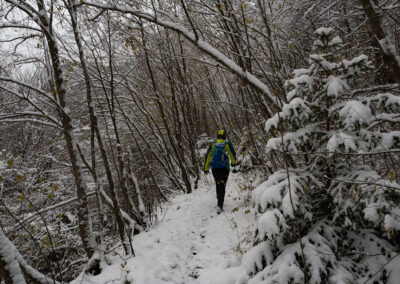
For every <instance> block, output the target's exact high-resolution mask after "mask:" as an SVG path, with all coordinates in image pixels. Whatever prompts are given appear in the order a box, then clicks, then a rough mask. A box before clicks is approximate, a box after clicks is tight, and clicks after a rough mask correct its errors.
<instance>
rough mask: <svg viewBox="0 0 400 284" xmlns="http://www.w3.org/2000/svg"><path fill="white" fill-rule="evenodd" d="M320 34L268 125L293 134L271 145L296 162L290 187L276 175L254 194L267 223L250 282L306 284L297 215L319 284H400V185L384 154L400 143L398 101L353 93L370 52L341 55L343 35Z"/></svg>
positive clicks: (247, 263) (250, 265)
mask: <svg viewBox="0 0 400 284" xmlns="http://www.w3.org/2000/svg"><path fill="white" fill-rule="evenodd" d="M315 36H316V38H317V39H316V41H315V42H314V49H313V50H314V52H315V53H314V54H311V55H310V57H309V64H310V65H309V67H308V68H303V69H297V70H295V71H294V78H293V79H290V80H288V81H287V82H286V87H287V90H288V92H287V100H288V103H287V104H285V105H284V106H283V108H282V111H281V112H280V113H279V115H278V114H276V115H275V116H274V117H272V118H271V119H269V120H267V122H266V130H267V131H270V132H271V133H279V132H278V131H276V130H278V128H279V127H281V128H282V129H284V130H285V131H286V132H284V133H283V139H282V137H280V136H279V137H275V138H272V139H270V140H269V141H268V143H267V147H266V148H267V152H269V153H273V152H275V153H276V152H278V153H281V152H282V149H284V151H285V152H286V153H288V154H289V155H292V157H296V159H295V160H296V163H297V167H296V168H291V169H290V187H289V182H288V176H287V174H286V172H285V171H277V172H275V173H274V174H273V175H272V176H270V177H269V179H268V180H267V181H266V182H264V183H263V184H261V185H260V186H259V187H258V188H257V189H255V191H254V192H253V199H254V202H255V205H256V207H257V209H258V212H259V221H258V227H257V230H256V233H255V239H254V245H255V246H254V248H253V249H252V250H251V251H250V252H249V253H248V254H247V256H246V257H245V258H244V262H243V267H244V268H245V269H246V271H247V273H248V275H249V276H250V280H249V282H248V283H304V273H303V262H302V258H301V249H300V245H299V240H298V236H297V232H296V227H295V223H294V214H295V216H296V217H297V219H298V223H299V227H300V228H299V231H300V233H301V235H302V242H303V245H304V255H305V260H306V265H307V270H308V271H307V273H308V276H309V282H310V283H328V282H329V283H355V282H357V283H358V282H360V281H361V283H363V282H364V281H365V280H367V279H370V278H373V279H374V280H377V281H383V282H379V283H395V282H396V279H399V277H400V276H399V271H398V269H396V266H397V267H398V263H399V262H398V260H397V261H396V260H395V259H394V260H392V261H391V259H392V258H393V257H394V256H395V255H396V253H395V248H396V247H398V246H399V238H398V234H399V229H400V218H399V216H400V215H399V213H400V212H399V210H400V209H399V207H398V203H399V200H400V196H399V189H400V185H399V184H398V183H397V182H396V180H395V178H394V177H395V175H396V173H395V172H394V171H395V170H394V169H393V170H392V171H390V172H389V176H387V173H385V172H382V171H381V170H380V168H379V166H380V165H381V164H383V163H384V160H383V158H384V153H389V152H391V151H392V152H393V151H394V150H398V149H399V147H400V145H399V141H400V139H399V131H393V130H392V129H393V127H390V125H391V122H394V120H393V117H394V114H395V113H398V112H399V110H400V108H399V106H400V104H399V98H398V97H396V96H393V95H391V94H370V95H365V94H364V95H363V96H361V95H357V93H355V92H352V91H351V88H352V87H353V85H356V84H357V83H358V82H359V78H360V76H361V75H363V74H365V73H366V72H368V71H369V70H371V69H372V64H371V63H370V61H369V60H368V57H367V56H366V55H360V56H358V57H355V58H353V59H351V60H345V59H341V58H340V54H341V49H342V47H343V46H344V45H343V41H342V39H341V38H340V37H338V36H334V31H333V29H331V28H319V29H318V30H317V31H316V32H315ZM282 141H283V145H282ZM289 191H291V194H292V198H293V205H294V208H295V213H294V212H293V210H292V207H291V204H290V199H289ZM371 254H373V255H374V258H375V259H374V261H373V262H372V261H371V262H370V261H369V259H370V258H371V256H370V255H371ZM372 263H373V264H372ZM386 263H387V265H386V266H385V267H384V269H383V270H382V271H384V272H382V271H381V272H380V273H379V269H380V268H381V267H382V266H383V265H385V264H386ZM375 273H376V274H375Z"/></svg>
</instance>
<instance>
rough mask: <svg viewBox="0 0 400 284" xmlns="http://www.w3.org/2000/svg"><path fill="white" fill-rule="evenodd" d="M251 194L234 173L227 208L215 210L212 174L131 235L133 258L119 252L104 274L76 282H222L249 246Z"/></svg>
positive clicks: (153, 283)
mask: <svg viewBox="0 0 400 284" xmlns="http://www.w3.org/2000/svg"><path fill="white" fill-rule="evenodd" d="M247 187H249V184H247ZM250 187H251V186H250ZM249 198H250V192H249V191H248V190H247V189H246V183H245V182H244V181H243V177H242V176H241V175H239V174H232V173H231V175H230V176H229V180H228V184H227V191H226V195H225V204H224V212H223V213H222V214H220V215H217V213H216V211H217V199H216V193H215V184H214V180H213V178H212V176H211V175H208V176H207V177H206V179H205V180H203V182H202V183H201V184H200V186H199V189H197V190H195V191H194V192H193V193H192V194H181V195H177V196H175V197H174V198H172V199H171V200H170V201H169V202H168V203H166V204H164V206H163V210H162V212H160V213H159V215H158V222H157V224H155V225H154V226H153V227H152V228H150V229H149V230H148V231H147V232H143V233H140V234H138V235H136V236H135V237H134V238H133V247H134V250H135V254H136V257H135V258H131V259H128V260H126V261H125V260H124V259H123V258H122V256H119V255H115V256H113V257H112V259H111V260H112V264H111V265H106V264H104V265H103V267H102V268H103V271H102V273H101V274H100V275H97V276H88V275H81V276H80V277H79V278H78V279H76V280H75V281H73V282H72V283H74V284H77V283H98V284H100V283H134V284H158V283H160V284H161V283H171V284H172V283H179V284H191V283H196V284H197V283H202V284H212V283H215V284H219V283H217V282H219V280H217V279H218V278H219V277H220V276H222V275H221V273H222V271H223V270H225V269H226V268H228V267H232V266H236V265H239V264H240V258H241V256H242V254H243V253H244V252H245V251H247V250H248V249H249V248H250V246H251V241H252V234H253V232H254V229H255V225H256V221H255V215H254V212H253V208H252V207H251V204H250V202H249Z"/></svg>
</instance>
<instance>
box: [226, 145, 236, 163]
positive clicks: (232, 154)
mask: <svg viewBox="0 0 400 284" xmlns="http://www.w3.org/2000/svg"><path fill="white" fill-rule="evenodd" d="M225 149H226V151H227V152H228V154H229V157H230V158H231V164H232V165H235V164H236V152H235V149H234V148H233V145H232V143H231V141H228V142H227V143H226V146H225Z"/></svg>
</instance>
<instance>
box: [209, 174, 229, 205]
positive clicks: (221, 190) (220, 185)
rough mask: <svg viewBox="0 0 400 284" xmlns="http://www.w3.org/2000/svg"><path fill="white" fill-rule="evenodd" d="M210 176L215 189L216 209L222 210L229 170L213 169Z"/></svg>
mask: <svg viewBox="0 0 400 284" xmlns="http://www.w3.org/2000/svg"><path fill="white" fill-rule="evenodd" d="M212 174H213V176H214V180H215V185H216V189H217V199H218V207H221V208H222V206H223V205H224V197H225V186H226V181H227V180H228V176H229V170H228V169H227V168H213V169H212Z"/></svg>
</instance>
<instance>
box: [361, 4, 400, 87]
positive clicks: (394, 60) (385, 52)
mask: <svg viewBox="0 0 400 284" xmlns="http://www.w3.org/2000/svg"><path fill="white" fill-rule="evenodd" d="M359 1H360V4H361V5H362V7H363V9H364V12H365V14H366V15H367V17H368V20H369V24H370V27H371V29H372V32H373V34H374V35H375V37H374V38H375V40H376V41H377V42H378V45H379V48H380V51H381V54H382V57H383V62H384V63H385V65H386V66H388V67H389V69H390V70H391V71H392V72H391V73H392V77H393V79H394V80H395V81H396V82H397V83H400V58H399V55H397V53H396V48H395V46H394V45H392V44H391V43H390V40H389V37H388V36H387V35H386V34H385V31H384V30H383V28H382V26H381V24H380V21H379V17H378V15H377V14H376V11H375V9H374V7H373V4H372V3H371V0H359Z"/></svg>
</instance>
